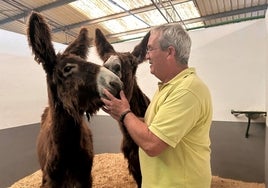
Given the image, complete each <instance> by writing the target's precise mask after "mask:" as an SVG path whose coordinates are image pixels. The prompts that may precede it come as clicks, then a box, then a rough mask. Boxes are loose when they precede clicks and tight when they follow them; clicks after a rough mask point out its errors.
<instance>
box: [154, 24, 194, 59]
mask: <svg viewBox="0 0 268 188" xmlns="http://www.w3.org/2000/svg"><path fill="white" fill-rule="evenodd" d="M154 32H156V33H160V37H159V39H158V42H159V44H160V48H161V49H162V50H166V49H167V48H168V47H169V46H173V47H174V48H175V50H176V55H175V58H176V60H177V61H179V62H180V63H182V64H188V60H189V56H190V51H191V38H190V36H189V35H188V33H187V32H186V31H185V30H184V29H183V27H182V26H181V25H180V24H178V23H171V24H165V25H160V26H157V27H155V28H153V29H152V30H151V33H154Z"/></svg>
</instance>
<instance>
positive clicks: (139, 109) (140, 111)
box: [129, 83, 150, 117]
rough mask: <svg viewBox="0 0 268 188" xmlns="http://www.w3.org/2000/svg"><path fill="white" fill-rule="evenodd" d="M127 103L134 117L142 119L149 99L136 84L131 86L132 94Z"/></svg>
mask: <svg viewBox="0 0 268 188" xmlns="http://www.w3.org/2000/svg"><path fill="white" fill-rule="evenodd" d="M129 103H130V106H131V110H132V112H133V113H134V114H135V115H137V116H139V117H144V115H145V111H146V109H147V107H148V105H149V103H150V99H149V98H148V97H147V96H146V95H145V94H144V93H143V92H142V91H141V89H140V88H139V86H138V85H137V83H136V84H134V86H133V93H132V97H131V99H130V101H129Z"/></svg>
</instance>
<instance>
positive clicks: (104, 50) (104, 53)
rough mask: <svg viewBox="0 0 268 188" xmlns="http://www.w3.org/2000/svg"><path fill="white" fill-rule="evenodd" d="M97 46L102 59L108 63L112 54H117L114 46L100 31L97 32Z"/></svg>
mask: <svg viewBox="0 0 268 188" xmlns="http://www.w3.org/2000/svg"><path fill="white" fill-rule="evenodd" d="M95 45H96V48H97V52H98V54H99V56H100V58H101V59H102V60H103V61H106V60H107V59H108V58H109V56H110V55H111V54H115V53H116V52H115V50H114V48H113V46H112V45H111V44H110V43H109V42H108V41H107V39H106V38H105V36H104V35H103V33H102V32H101V30H100V29H96V31H95Z"/></svg>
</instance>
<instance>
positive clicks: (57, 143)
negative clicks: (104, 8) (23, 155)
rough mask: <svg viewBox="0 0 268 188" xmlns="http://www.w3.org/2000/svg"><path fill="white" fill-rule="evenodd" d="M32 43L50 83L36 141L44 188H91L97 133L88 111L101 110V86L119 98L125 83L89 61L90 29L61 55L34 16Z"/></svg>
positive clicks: (30, 32)
mask: <svg viewBox="0 0 268 188" xmlns="http://www.w3.org/2000/svg"><path fill="white" fill-rule="evenodd" d="M28 42H29V46H30V47H31V48H32V52H33V54H34V56H35V60H36V61H37V62H38V63H41V64H42V65H43V68H44V70H45V72H46V79H47V92H48V107H47V108H46V109H45V111H44V113H43V115H42V119H41V130H40V133H39V137H38V143H37V150H38V157H39V162H40V166H41V169H42V172H43V179H42V185H41V187H46V188H47V187H49V188H63V187H64V188H69V187H72V188H73V187H76V188H89V187H92V177H91V168H92V162H93V146H92V135H91V131H90V129H89V128H88V126H87V123H86V120H85V117H84V113H85V112H87V113H88V114H90V115H93V114H94V113H96V111H97V110H98V109H99V108H100V107H101V106H102V102H101V100H100V93H101V92H100V91H101V90H102V88H107V89H108V90H109V91H111V92H112V93H113V94H115V95H117V94H118V92H119V91H120V89H121V88H122V82H121V81H120V79H119V78H118V77H117V76H116V75H115V74H114V73H112V72H111V71H109V70H108V69H106V68H104V67H101V66H99V65H96V64H93V63H90V62H86V58H87V54H88V48H89V45H90V39H89V37H88V31H87V30H86V29H85V28H83V29H81V31H80V33H79V36H78V37H77V39H76V40H75V41H74V42H73V43H71V44H70V45H69V46H68V47H67V48H66V49H65V51H64V52H63V53H58V54H56V53H55V50H54V48H53V44H52V42H51V33H50V29H49V27H48V25H47V23H46V22H45V20H44V18H43V17H42V16H41V15H40V14H38V13H35V12H33V13H32V14H31V16H30V18H29V23H28Z"/></svg>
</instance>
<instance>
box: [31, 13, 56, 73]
mask: <svg viewBox="0 0 268 188" xmlns="http://www.w3.org/2000/svg"><path fill="white" fill-rule="evenodd" d="M27 36H28V43H29V46H30V47H31V48H32V52H33V54H34V55H35V58H34V59H35V60H36V61H37V62H38V63H42V64H43V67H44V69H45V71H46V72H47V73H51V74H52V71H53V68H54V66H55V63H56V53H55V50H54V47H53V44H52V42H51V34H50V29H49V27H48V25H47V23H46V22H45V19H44V18H43V17H42V16H41V15H40V14H38V13H36V12H32V14H31V16H30V18H29V21H28V29H27Z"/></svg>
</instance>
